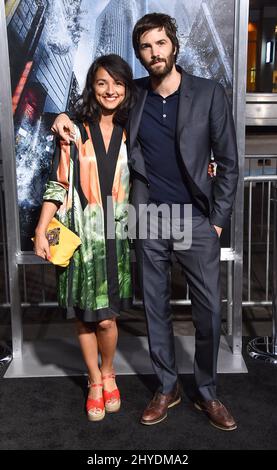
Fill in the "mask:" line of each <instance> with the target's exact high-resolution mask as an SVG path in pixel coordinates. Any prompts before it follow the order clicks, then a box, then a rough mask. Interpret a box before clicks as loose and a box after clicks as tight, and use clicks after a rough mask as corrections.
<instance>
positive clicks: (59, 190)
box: [43, 122, 131, 321]
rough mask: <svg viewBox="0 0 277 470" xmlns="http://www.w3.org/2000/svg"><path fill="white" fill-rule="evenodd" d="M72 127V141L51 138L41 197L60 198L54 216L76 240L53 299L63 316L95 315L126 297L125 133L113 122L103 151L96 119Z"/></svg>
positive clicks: (123, 303)
mask: <svg viewBox="0 0 277 470" xmlns="http://www.w3.org/2000/svg"><path fill="white" fill-rule="evenodd" d="M75 132H76V139H75V142H73V143H71V144H70V145H69V144H66V143H65V142H62V141H61V142H60V143H59V144H57V147H56V151H55V154H54V158H53V163H52V170H51V174H50V177H49V181H48V183H47V185H46V190H45V193H44V196H43V199H44V200H45V201H54V202H57V203H59V204H61V205H60V207H59V210H58V211H57V214H56V217H57V218H58V219H59V220H60V221H61V222H62V223H64V224H65V225H66V226H67V227H69V228H70V229H74V231H75V232H76V233H77V234H78V235H79V237H80V238H81V241H82V245H81V246H80V247H79V248H78V249H77V250H76V251H75V253H74V256H73V258H72V259H71V262H70V265H69V266H68V267H67V268H58V269H57V273H58V300H59V304H60V305H61V306H62V307H66V308H67V312H68V313H67V316H68V318H71V317H74V316H77V317H78V318H80V319H81V320H83V321H100V320H102V319H105V318H111V317H113V316H116V315H118V314H119V313H120V309H124V308H127V307H128V306H129V305H130V298H131V273H130V254H129V242H128V239H127V218H128V198H129V170H128V164H127V151H126V144H125V135H124V132H123V129H122V128H120V127H118V126H115V127H114V130H113V134H112V137H111V142H110V146H109V149H108V151H107V152H106V150H105V146H104V142H103V138H102V134H101V130H100V126H99V125H98V124H92V123H89V124H83V123H78V122H77V123H75ZM107 196H110V208H111V210H108V207H107ZM107 221H108V222H109V223H108V224H107ZM107 227H109V232H111V228H112V234H113V237H112V238H111V236H109V237H107V230H108V229H107Z"/></svg>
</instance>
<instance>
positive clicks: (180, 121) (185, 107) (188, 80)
mask: <svg viewBox="0 0 277 470" xmlns="http://www.w3.org/2000/svg"><path fill="white" fill-rule="evenodd" d="M177 68H178V70H179V71H181V72H182V81H181V87H180V96H179V105H178V115H177V128H176V139H177V145H178V146H179V144H180V140H181V134H182V130H183V128H184V126H185V125H186V123H187V122H189V120H190V115H191V107H192V101H193V96H194V92H195V91H194V87H193V80H192V77H191V75H189V74H187V73H186V72H185V71H184V70H183V69H180V68H179V67H178V66H177Z"/></svg>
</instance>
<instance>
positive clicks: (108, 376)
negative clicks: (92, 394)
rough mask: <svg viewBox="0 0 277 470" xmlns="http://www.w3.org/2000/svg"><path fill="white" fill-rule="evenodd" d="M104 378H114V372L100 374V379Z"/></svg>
mask: <svg viewBox="0 0 277 470" xmlns="http://www.w3.org/2000/svg"><path fill="white" fill-rule="evenodd" d="M106 379H115V373H114V372H112V373H111V374H107V375H102V380H106Z"/></svg>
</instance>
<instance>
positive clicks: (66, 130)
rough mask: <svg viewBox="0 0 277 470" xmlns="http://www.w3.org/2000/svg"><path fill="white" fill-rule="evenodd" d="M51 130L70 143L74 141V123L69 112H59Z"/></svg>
mask: <svg viewBox="0 0 277 470" xmlns="http://www.w3.org/2000/svg"><path fill="white" fill-rule="evenodd" d="M51 131H52V132H54V133H55V134H57V135H58V136H59V137H60V138H61V139H62V140H65V142H67V143H68V144H70V142H72V141H74V135H75V132H74V123H73V122H72V121H71V120H70V119H69V117H68V116H67V114H64V113H62V114H59V115H58V116H57V117H56V119H55V121H54V123H53V125H52V127H51Z"/></svg>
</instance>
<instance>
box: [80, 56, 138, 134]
mask: <svg viewBox="0 0 277 470" xmlns="http://www.w3.org/2000/svg"><path fill="white" fill-rule="evenodd" d="M100 67H103V68H104V69H105V70H106V71H107V72H108V74H109V75H111V77H113V79H114V80H120V81H121V82H122V83H124V85H125V98H124V100H123V101H122V103H120V105H119V107H118V109H117V110H116V112H115V115H114V117H113V122H114V124H119V125H120V126H124V125H125V124H126V121H127V119H128V113H129V111H130V108H131V106H132V105H133V99H134V98H133V97H134V84H133V74H132V70H131V68H130V66H129V65H128V64H127V62H125V60H123V59H122V58H121V57H120V56H119V55H116V54H109V55H103V56H101V57H98V58H97V59H96V60H95V61H94V62H93V63H92V64H91V66H90V68H89V70H88V73H87V78H86V84H85V87H84V90H83V93H82V95H81V96H80V98H79V99H78V100H77V103H76V105H75V112H74V114H75V118H76V119H77V120H79V121H82V122H84V121H87V120H90V121H93V122H98V121H99V120H100V118H101V112H102V111H101V106H100V105H99V103H98V101H97V99H96V97H95V93H94V88H93V84H94V81H95V76H96V73H97V70H98V69H99V68H100Z"/></svg>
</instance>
